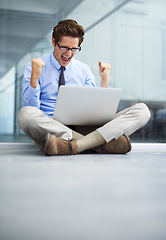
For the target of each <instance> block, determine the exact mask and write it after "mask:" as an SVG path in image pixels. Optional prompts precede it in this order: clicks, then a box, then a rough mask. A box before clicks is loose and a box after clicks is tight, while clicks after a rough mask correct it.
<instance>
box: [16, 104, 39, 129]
mask: <svg viewBox="0 0 166 240" xmlns="http://www.w3.org/2000/svg"><path fill="white" fill-rule="evenodd" d="M36 111H37V112H38V111H40V110H39V109H37V108H36V107H31V106H26V107H22V108H21V109H20V111H19V112H18V115H17V122H18V124H19V126H20V127H21V128H24V126H25V125H27V124H28V123H29V124H30V123H31V122H32V119H33V115H34V113H35V112H36Z"/></svg>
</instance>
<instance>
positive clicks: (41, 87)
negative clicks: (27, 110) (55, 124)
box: [23, 53, 95, 117]
mask: <svg viewBox="0 0 166 240" xmlns="http://www.w3.org/2000/svg"><path fill="white" fill-rule="evenodd" d="M42 60H43V61H44V63H45V65H44V67H43V68H42V74H41V76H40V78H39V82H38V87H37V88H33V87H31V85H30V79H31V70H32V66H31V63H29V64H28V65H27V66H26V68H25V72H24V78H23V106H34V107H37V108H39V109H41V110H43V111H44V112H45V113H46V114H47V115H48V116H49V117H52V116H53V113H54V108H55V104H56V99H57V95H58V85H59V75H60V71H61V70H60V68H61V66H60V64H59V62H58V61H57V60H56V59H55V58H54V55H53V53H52V54H51V55H49V56H45V57H42ZM64 77H65V85H66V86H69V85H70V86H82V87H84V86H90V87H95V78H94V76H93V74H92V72H91V70H90V68H89V66H88V65H86V64H84V63H82V62H80V61H78V60H76V59H74V58H73V59H72V60H71V61H70V63H69V64H68V65H67V66H66V67H65V70H64Z"/></svg>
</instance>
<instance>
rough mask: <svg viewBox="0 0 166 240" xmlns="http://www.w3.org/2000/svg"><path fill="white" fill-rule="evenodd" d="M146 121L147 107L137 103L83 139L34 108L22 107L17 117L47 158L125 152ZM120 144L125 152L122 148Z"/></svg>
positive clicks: (148, 115) (78, 134) (20, 124)
mask: <svg viewBox="0 0 166 240" xmlns="http://www.w3.org/2000/svg"><path fill="white" fill-rule="evenodd" d="M149 119H150V112H149V109H148V107H147V106H146V105H145V104H144V103H138V104H136V105H133V106H132V107H130V108H127V109H124V110H123V111H121V112H119V113H118V114H116V116H115V118H114V119H113V120H112V121H110V122H108V123H107V124H105V125H104V126H102V127H100V128H97V129H96V130H95V131H93V132H91V133H89V134H87V135H86V136H83V135H82V134H80V133H78V132H76V131H73V130H71V129H70V128H68V127H67V126H65V125H63V124H61V123H59V122H58V121H55V120H54V119H52V118H49V117H48V116H46V115H45V113H44V112H42V111H41V110H39V109H37V108H35V107H23V108H22V109H21V110H20V111H19V113H18V118H17V120H18V124H19V126H20V127H21V128H22V130H23V131H24V132H25V133H26V135H27V136H29V137H30V138H31V139H32V140H33V141H34V142H35V145H36V146H37V147H38V148H40V149H41V150H42V151H44V152H45V154H46V155H58V154H77V153H80V152H82V151H85V150H88V149H95V150H96V152H99V153H126V152H128V151H130V150H131V145H130V141H129V138H128V136H130V135H131V134H132V133H134V132H135V131H136V130H138V129H139V128H142V127H143V126H144V125H145V124H146V123H147V122H148V121H149ZM122 145H124V149H123V148H121V146H122ZM117 146H119V147H120V148H117ZM110 149H111V150H110ZM115 149H117V150H116V151H115Z"/></svg>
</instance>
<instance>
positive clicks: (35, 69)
mask: <svg viewBox="0 0 166 240" xmlns="http://www.w3.org/2000/svg"><path fill="white" fill-rule="evenodd" d="M31 63H32V73H31V81H30V84H31V86H32V87H33V88H37V86H38V79H39V77H40V75H41V72H42V68H43V67H44V65H45V63H44V61H43V60H42V59H41V58H36V59H32V61H31Z"/></svg>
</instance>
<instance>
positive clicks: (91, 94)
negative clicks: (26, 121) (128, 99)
mask: <svg viewBox="0 0 166 240" xmlns="http://www.w3.org/2000/svg"><path fill="white" fill-rule="evenodd" d="M121 94H122V89H120V88H102V87H75V86H61V87H60V88H59V92H58V97H57V102H56V105H55V110H54V114H53V119H55V120H57V121H59V122H61V123H63V124H64V125H101V124H105V123H107V122H108V121H110V120H112V119H113V118H114V116H115V114H116V112H117V108H118V105H119V101H120V97H121Z"/></svg>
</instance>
